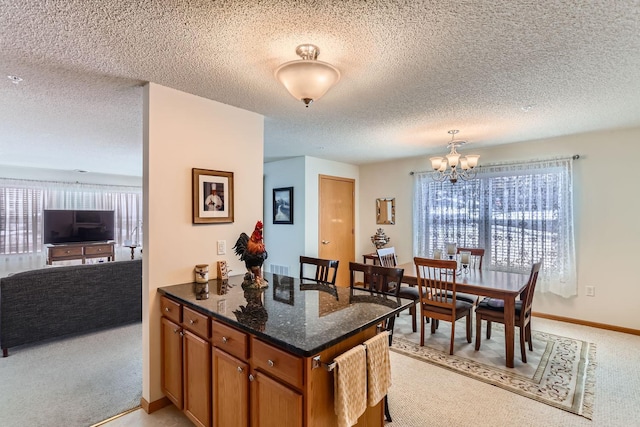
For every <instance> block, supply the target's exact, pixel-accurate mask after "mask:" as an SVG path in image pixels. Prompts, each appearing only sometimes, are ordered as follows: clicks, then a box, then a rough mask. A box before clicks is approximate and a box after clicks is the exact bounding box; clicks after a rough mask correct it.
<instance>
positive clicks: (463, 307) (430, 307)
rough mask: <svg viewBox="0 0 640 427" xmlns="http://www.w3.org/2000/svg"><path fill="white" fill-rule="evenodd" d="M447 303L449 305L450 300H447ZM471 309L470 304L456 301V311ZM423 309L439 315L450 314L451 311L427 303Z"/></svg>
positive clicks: (471, 305)
mask: <svg viewBox="0 0 640 427" xmlns="http://www.w3.org/2000/svg"><path fill="white" fill-rule="evenodd" d="M447 303H449V304H451V298H447ZM472 307H473V304H472V303H470V302H466V301H462V300H459V299H456V311H466V310H471V308H472ZM425 309H426V310H428V311H431V312H434V313H441V314H449V313H451V310H450V309H448V308H445V307H439V306H437V305H431V304H429V303H427V304H425Z"/></svg>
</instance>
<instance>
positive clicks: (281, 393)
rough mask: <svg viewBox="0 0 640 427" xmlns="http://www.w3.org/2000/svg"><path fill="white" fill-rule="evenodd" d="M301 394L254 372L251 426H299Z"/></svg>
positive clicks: (265, 375) (300, 421) (300, 424)
mask: <svg viewBox="0 0 640 427" xmlns="http://www.w3.org/2000/svg"><path fill="white" fill-rule="evenodd" d="M302 425H304V424H303V422H302V395H301V394H300V393H298V392H297V391H295V390H293V389H291V388H289V387H287V386H285V385H283V384H281V383H280V382H278V381H276V380H275V379H272V378H271V377H269V376H268V375H267V374H264V373H262V372H259V371H258V372H256V373H255V374H254V379H253V381H252V382H251V427H300V426H302Z"/></svg>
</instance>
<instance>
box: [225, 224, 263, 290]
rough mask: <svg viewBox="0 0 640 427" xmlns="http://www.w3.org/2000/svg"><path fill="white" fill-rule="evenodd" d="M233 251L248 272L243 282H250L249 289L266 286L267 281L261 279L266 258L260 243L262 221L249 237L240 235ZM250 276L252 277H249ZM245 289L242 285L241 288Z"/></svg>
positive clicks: (261, 242) (244, 234)
mask: <svg viewBox="0 0 640 427" xmlns="http://www.w3.org/2000/svg"><path fill="white" fill-rule="evenodd" d="M233 249H235V253H236V255H239V256H240V261H244V265H245V266H246V267H247V271H248V272H249V273H248V275H245V282H250V283H251V284H252V286H251V287H256V288H261V287H264V286H267V283H266V282H267V281H266V280H265V279H264V278H263V277H262V264H263V263H264V260H265V259H267V256H268V254H267V251H266V249H265V248H264V243H263V241H262V221H258V222H257V223H256V228H255V229H254V230H253V233H251V237H249V236H247V234H246V233H242V234H240V237H238V241H237V242H236V245H235V246H234V247H233ZM251 275H253V276H252V277H251ZM247 276H250V277H247ZM245 287H246V286H245V284H244V283H243V288H245Z"/></svg>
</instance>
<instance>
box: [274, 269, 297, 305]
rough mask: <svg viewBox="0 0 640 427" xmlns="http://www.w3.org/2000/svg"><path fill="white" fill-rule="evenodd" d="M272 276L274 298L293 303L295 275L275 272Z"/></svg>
mask: <svg viewBox="0 0 640 427" xmlns="http://www.w3.org/2000/svg"><path fill="white" fill-rule="evenodd" d="M272 277H273V299H274V300H275V301H280V302H284V303H286V304H289V305H293V295H294V291H293V277H288V276H281V275H279V274H274V275H273V276H272Z"/></svg>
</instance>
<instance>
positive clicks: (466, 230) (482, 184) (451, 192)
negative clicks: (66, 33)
mask: <svg viewBox="0 0 640 427" xmlns="http://www.w3.org/2000/svg"><path fill="white" fill-rule="evenodd" d="M572 162H573V160H572V159H557V160H547V161H535V162H529V163H519V164H515V163H512V164H501V165H490V166H483V167H482V168H480V170H479V172H478V175H477V177H476V179H473V180H469V181H458V182H457V183H456V184H451V183H450V182H449V181H445V182H436V181H433V180H432V178H431V176H432V173H431V172H420V173H416V174H414V177H415V179H414V215H413V221H414V254H415V255H416V256H430V255H431V254H432V253H433V250H434V249H438V248H440V249H442V248H444V246H445V244H446V243H448V242H455V243H457V244H458V246H464V247H484V248H485V249H486V250H487V251H486V255H485V261H484V263H483V266H484V267H485V268H489V269H493V270H501V271H517V272H523V273H527V272H528V271H529V269H530V268H531V265H532V264H533V263H534V262H537V261H538V260H542V263H543V264H542V272H541V274H540V276H539V278H538V284H537V288H536V289H537V290H539V291H541V292H550V293H553V294H556V295H560V296H563V297H569V296H573V295H577V274H576V263H575V243H574V226H573V185H572Z"/></svg>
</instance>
